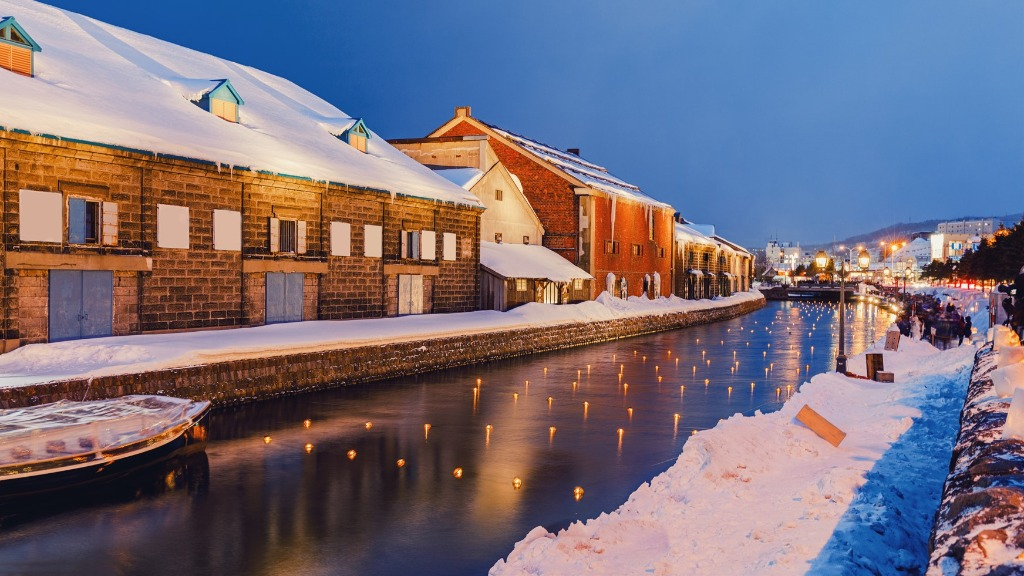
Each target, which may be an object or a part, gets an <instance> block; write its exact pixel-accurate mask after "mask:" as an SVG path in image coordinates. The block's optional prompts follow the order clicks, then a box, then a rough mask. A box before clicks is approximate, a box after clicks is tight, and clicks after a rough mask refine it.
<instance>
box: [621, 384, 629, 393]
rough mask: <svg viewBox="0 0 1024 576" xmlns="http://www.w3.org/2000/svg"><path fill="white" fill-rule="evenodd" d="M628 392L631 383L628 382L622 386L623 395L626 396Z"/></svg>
mask: <svg viewBox="0 0 1024 576" xmlns="http://www.w3.org/2000/svg"><path fill="white" fill-rule="evenodd" d="M626 392H629V383H628V382H627V383H625V384H623V385H622V395H623V396H625V395H626Z"/></svg>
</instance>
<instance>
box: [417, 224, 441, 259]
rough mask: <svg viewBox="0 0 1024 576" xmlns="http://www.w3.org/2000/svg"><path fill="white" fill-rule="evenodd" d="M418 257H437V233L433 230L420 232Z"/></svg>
mask: <svg viewBox="0 0 1024 576" xmlns="http://www.w3.org/2000/svg"><path fill="white" fill-rule="evenodd" d="M420 240H421V242H420V259H422V260H433V259H435V258H437V234H435V233H434V231H433V230H424V231H423V232H420Z"/></svg>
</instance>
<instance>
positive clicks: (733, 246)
mask: <svg viewBox="0 0 1024 576" xmlns="http://www.w3.org/2000/svg"><path fill="white" fill-rule="evenodd" d="M714 239H715V240H717V241H718V242H719V243H720V244H721V245H722V246H725V247H727V248H728V249H729V250H731V251H732V252H735V253H737V254H743V255H746V256H750V255H751V254H750V251H749V250H747V249H746V248H744V247H743V246H740V245H739V244H737V243H735V242H730V241H729V240H726V239H725V238H722V237H721V236H719V235H717V234H715V236H714Z"/></svg>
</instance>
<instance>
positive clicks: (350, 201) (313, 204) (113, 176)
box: [0, 132, 480, 343]
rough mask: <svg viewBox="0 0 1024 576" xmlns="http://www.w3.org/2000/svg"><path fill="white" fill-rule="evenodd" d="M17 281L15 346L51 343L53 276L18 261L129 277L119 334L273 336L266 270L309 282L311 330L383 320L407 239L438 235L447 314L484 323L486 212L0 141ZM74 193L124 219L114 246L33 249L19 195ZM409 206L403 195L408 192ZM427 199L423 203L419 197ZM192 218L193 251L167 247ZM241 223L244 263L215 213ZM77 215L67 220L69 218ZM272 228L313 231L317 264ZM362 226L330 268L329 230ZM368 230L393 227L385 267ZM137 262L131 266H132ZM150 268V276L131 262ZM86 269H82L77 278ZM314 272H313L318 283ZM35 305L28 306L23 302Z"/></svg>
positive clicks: (8, 289)
mask: <svg viewBox="0 0 1024 576" xmlns="http://www.w3.org/2000/svg"><path fill="white" fill-rule="evenodd" d="M0 159H2V166H0V168H2V180H0V181H2V185H3V190H2V200H3V213H2V218H3V222H4V226H3V231H2V251H0V257H2V258H3V269H4V275H3V277H2V281H0V308H2V310H3V320H2V324H0V330H2V331H3V334H2V340H5V341H6V340H8V339H10V340H12V341H14V342H15V343H18V342H20V343H32V342H44V341H46V340H47V333H48V325H47V306H46V295H47V292H48V275H47V273H46V271H47V269H48V268H47V267H46V266H42V265H39V264H32V265H28V267H27V268H26V267H25V266H26V265H25V264H24V263H21V264H17V266H18V267H11V266H9V258H8V254H11V253H15V254H33V255H38V254H45V255H52V258H51V262H52V261H55V260H53V259H57V260H59V262H57V263H55V264H51V265H49V266H50V267H51V268H61V267H68V264H67V259H68V258H77V257H80V256H81V257H84V256H88V257H90V258H93V260H91V261H90V264H89V266H95V265H96V264H95V263H96V258H100V257H102V258H108V257H114V258H113V259H109V258H108V259H107V260H104V261H103V263H102V264H101V265H100V267H99V268H83V269H112V270H114V271H115V272H116V275H115V276H116V280H115V286H114V334H115V335H117V334H128V333H134V332H146V331H163V330H184V329H200V328H214V327H224V326H242V325H251V324H262V323H263V322H264V319H265V310H264V309H265V291H266V284H265V270H269V269H273V270H277V271H285V272H304V273H305V278H304V294H303V296H304V298H303V318H304V319H307V320H312V319H317V318H323V319H340V318H365V317H379V316H383V315H384V314H386V312H387V303H386V302H385V298H384V290H385V289H386V278H385V277H384V265H385V264H386V263H388V262H400V261H401V259H400V258H399V257H398V241H399V239H398V230H400V229H401V228H402V226H403V224H405V223H407V224H409V226H411V228H410V229H424V230H434V231H436V232H437V242H438V245H437V259H438V261H439V262H431V263H430V264H431V265H434V266H438V267H439V273H440V275H439V276H438V278H437V279H436V282H432V285H431V288H432V293H431V294H432V297H433V300H432V308H433V310H435V311H438V312H454V311H465V310H472V309H475V306H476V302H477V299H478V294H477V286H478V283H479V277H478V271H477V268H478V266H477V264H478V258H479V255H478V253H477V251H478V246H479V217H480V212H479V210H477V209H472V208H465V207H456V206H453V205H450V204H445V203H440V202H434V201H428V200H422V199H417V198H410V197H403V196H397V197H392V196H391V195H390V194H385V193H382V192H378V191H370V190H365V189H359V188H351V187H346V186H339V185H336V184H332V185H327V184H325V183H314V182H311V181H306V180H301V179H295V178H285V177H277V176H271V175H265V174H259V173H254V172H250V171H248V170H239V169H234V170H231V169H221V168H220V167H218V166H215V165H208V164H204V163H201V162H189V161H184V160H177V159H170V158H162V157H155V156H150V155H146V154H142V153H136V152H129V151H121V150H114V149H110V148H105V147H101V146H95V145H87V144H78V143H69V142H62V141H58V140H54V139H51V138H43V137H34V136H27V135H22V134H16V133H11V132H0ZM22 189H31V190H39V191H45V192H61V193H62V194H63V195H64V200H65V205H66V202H67V198H68V197H84V198H88V199H90V200H95V201H100V202H104V201H106V202H115V203H117V206H118V237H117V244H116V245H115V246H102V245H98V244H94V245H75V244H69V243H68V242H67V241H66V239H67V230H66V226H67V223H66V222H65V224H64V225H65V232H64V238H65V241H62V242H60V243H39V242H22V241H21V240H20V237H19V231H20V228H19V224H20V214H19V191H20V190H22ZM399 192H401V191H399ZM412 192H414V191H412ZM159 204H168V205H175V206H185V207H187V208H188V209H189V228H190V230H189V248H188V249H169V248H164V247H160V246H158V245H157V206H158V205H159ZM218 209H219V210H232V211H237V212H240V213H241V214H242V251H241V252H238V251H225V250H214V248H213V239H214V229H213V212H214V210H218ZM65 211H66V208H65ZM271 217H276V218H282V219H294V220H299V221H303V222H305V225H306V236H305V244H306V251H305V253H281V252H273V253H272V252H271V251H270V226H269V221H270V218H271ZM333 220H338V221H344V222H348V223H350V224H351V227H352V228H351V229H352V237H351V246H352V256H348V257H333V256H330V254H329V252H330V235H329V229H330V222H331V221H333ZM365 224H376V225H383V226H384V229H385V233H384V245H385V254H384V258H366V257H364V256H363V249H364V245H365V243H364V238H363V226H364V225H365ZM445 232H450V233H455V234H457V236H458V239H459V246H460V249H459V254H458V260H456V261H455V262H443V261H440V260H441V256H442V250H441V247H442V244H441V242H442V237H443V233H445ZM122 257H124V258H122ZM132 258H134V259H135V260H134V262H135V266H136V267H137V266H138V265H139V264H138V262H139V261H140V260H144V259H145V258H149V259H151V263H152V264H151V270H146V271H142V272H139V271H137V269H133V268H131V266H129V265H128V264H126V263H125V262H126V261H127V259H132ZM80 266H82V264H81V262H80V261H76V263H75V264H74V265H73V266H72V267H80ZM310 267H313V268H314V269H313V270H311V268H310ZM22 292H24V294H21V293H22Z"/></svg>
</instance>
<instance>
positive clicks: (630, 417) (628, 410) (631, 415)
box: [626, 406, 633, 420]
mask: <svg viewBox="0 0 1024 576" xmlns="http://www.w3.org/2000/svg"><path fill="white" fill-rule="evenodd" d="M626 413H627V414H629V419H630V420H632V419H633V407H632V406H627V407H626Z"/></svg>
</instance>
